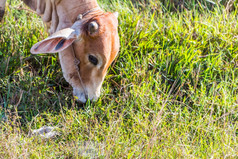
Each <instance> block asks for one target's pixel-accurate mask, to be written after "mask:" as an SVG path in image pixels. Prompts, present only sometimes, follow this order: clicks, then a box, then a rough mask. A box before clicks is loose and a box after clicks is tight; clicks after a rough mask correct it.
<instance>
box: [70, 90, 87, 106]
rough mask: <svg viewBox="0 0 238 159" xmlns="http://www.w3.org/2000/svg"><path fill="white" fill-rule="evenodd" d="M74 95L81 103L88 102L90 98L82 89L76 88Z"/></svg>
mask: <svg viewBox="0 0 238 159" xmlns="http://www.w3.org/2000/svg"><path fill="white" fill-rule="evenodd" d="M73 95H74V98H75V99H76V100H77V101H78V102H79V103H81V104H84V103H86V102H87V100H88V96H87V95H85V93H84V92H83V91H81V90H80V89H74V90H73Z"/></svg>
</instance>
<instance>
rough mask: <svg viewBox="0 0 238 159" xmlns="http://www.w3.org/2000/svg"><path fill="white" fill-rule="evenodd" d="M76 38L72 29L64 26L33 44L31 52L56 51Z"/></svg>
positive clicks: (61, 49)
mask: <svg viewBox="0 0 238 159" xmlns="http://www.w3.org/2000/svg"><path fill="white" fill-rule="evenodd" d="M77 38H78V35H77V34H76V32H75V30H74V29H71V28H66V29H63V30H60V31H58V32H56V33H54V34H53V35H51V36H50V37H48V38H46V39H44V40H42V41H40V42H38V43H36V44H35V45H33V46H32V48H31V53H32V54H40V53H57V52H60V51H63V50H64V49H66V48H67V47H69V46H70V45H71V44H72V43H73V42H74V41H75V40H76V39H77Z"/></svg>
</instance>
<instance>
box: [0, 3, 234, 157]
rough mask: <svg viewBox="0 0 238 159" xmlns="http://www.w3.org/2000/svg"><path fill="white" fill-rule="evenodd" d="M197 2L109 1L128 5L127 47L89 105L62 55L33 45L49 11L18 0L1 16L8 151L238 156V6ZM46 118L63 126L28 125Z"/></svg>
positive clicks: (124, 15)
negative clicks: (41, 133)
mask: <svg viewBox="0 0 238 159" xmlns="http://www.w3.org/2000/svg"><path fill="white" fill-rule="evenodd" d="M171 2H172V1H171ZM196 2H197V3H196ZM198 2H199V1H192V2H191V3H189V1H186V5H185V7H186V8H182V9H181V10H180V12H179V10H176V9H173V8H172V7H173V4H168V5H167V6H166V5H165V3H164V2H162V1H158V0H157V1H136V2H135V1H123V0H121V1H117V0H111V1H106V0H102V1H100V5H101V6H102V7H103V8H104V9H105V10H110V11H118V12H119V15H120V16H119V24H120V26H119V34H120V40H121V49H120V54H119V56H118V57H117V58H116V60H115V62H114V63H113V65H112V67H110V69H109V71H108V75H107V76H106V79H105V81H104V83H103V87H102V88H103V90H102V94H101V97H100V99H98V101H96V102H94V103H90V102H88V103H87V104H85V105H84V106H83V107H82V106H80V105H78V103H77V102H75V101H74V100H73V97H72V89H71V87H70V86H69V85H68V84H67V82H65V80H64V79H63V76H62V72H61V68H60V65H59V61H58V57H57V55H31V54H30V52H29V50H30V48H31V46H32V45H33V44H34V43H36V42H37V41H39V40H42V39H43V38H45V37H47V34H46V33H45V31H44V27H43V23H42V22H41V19H40V18H39V17H38V16H36V15H35V14H34V13H32V12H30V11H28V10H25V9H23V10H22V9H21V8H22V7H24V8H26V6H24V5H23V3H22V2H20V1H19V0H17V1H11V5H7V7H6V14H5V17H4V22H3V23H1V24H0V27H1V30H0V37H1V38H0V70H1V71H0V106H1V107H0V113H1V114H0V122H1V124H0V136H1V137H0V158H90V157H95V156H99V158H237V157H238V56H237V46H238V42H237V38H238V35H237V33H238V24H237V11H238V10H237V9H236V8H235V7H234V8H233V9H232V10H231V11H230V12H228V10H227V9H226V6H223V5H219V4H214V5H213V6H212V7H210V8H206V7H205V6H206V5H211V4H208V3H209V1H206V3H205V2H204V3H198ZM8 4H9V3H8ZM189 6H190V7H189ZM44 125H48V126H57V127H58V128H59V131H60V136H58V137H57V138H54V139H49V140H46V139H41V138H40V137H30V136H29V135H28V133H29V132H30V131H31V130H34V129H38V128H40V127H42V126H44ZM90 142H91V143H90ZM85 143H89V147H91V150H90V151H89V152H88V153H87V154H83V153H82V150H84V149H85ZM80 150H81V151H80Z"/></svg>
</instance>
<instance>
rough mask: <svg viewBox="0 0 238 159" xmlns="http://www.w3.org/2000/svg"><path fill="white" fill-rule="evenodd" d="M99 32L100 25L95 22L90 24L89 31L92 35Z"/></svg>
mask: <svg viewBox="0 0 238 159" xmlns="http://www.w3.org/2000/svg"><path fill="white" fill-rule="evenodd" d="M97 30H98V24H97V23H96V22H95V21H93V22H91V23H89V24H88V31H89V33H90V34H93V33H95V32H97Z"/></svg>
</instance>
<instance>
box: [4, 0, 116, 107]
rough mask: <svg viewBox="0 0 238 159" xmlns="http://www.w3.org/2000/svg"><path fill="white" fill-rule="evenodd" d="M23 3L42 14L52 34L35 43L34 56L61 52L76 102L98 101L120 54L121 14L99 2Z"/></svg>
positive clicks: (41, 0) (34, 0)
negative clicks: (104, 82)
mask: <svg viewBox="0 0 238 159" xmlns="http://www.w3.org/2000/svg"><path fill="white" fill-rule="evenodd" d="M3 1H5V0H3ZM23 1H24V3H25V4H27V5H28V6H29V7H30V8H31V9H33V10H34V11H36V12H37V14H38V15H41V17H42V20H43V21H44V22H45V23H47V26H48V29H49V33H50V35H51V36H50V37H48V38H46V39H45V40H42V41H41V42H38V43H37V44H35V45H34V46H33V47H32V48H31V53H33V54H38V53H56V52H59V59H60V64H61V68H62V71H63V75H64V78H65V79H66V81H67V82H69V84H70V85H71V86H72V87H73V94H74V96H75V97H76V99H77V100H78V101H79V102H81V103H85V102H86V101H87V99H90V100H96V99H97V98H98V97H99V95H100V89H101V85H102V82H103V79H104V77H105V75H106V72H107V69H108V67H109V66H110V64H111V63H112V61H113V60H114V58H115V57H116V55H117V53H118V51H119V37H118V31H117V27H118V21H117V13H110V12H107V13H105V12H104V11H103V10H102V9H101V8H100V7H99V5H98V3H97V1H96V0H23ZM4 6H5V3H3V4H0V9H1V7H2V8H4Z"/></svg>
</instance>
